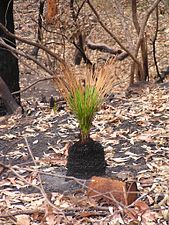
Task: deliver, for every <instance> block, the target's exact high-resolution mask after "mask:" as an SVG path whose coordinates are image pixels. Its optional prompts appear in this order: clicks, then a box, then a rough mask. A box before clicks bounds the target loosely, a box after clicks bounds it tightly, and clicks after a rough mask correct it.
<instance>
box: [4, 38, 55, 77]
mask: <svg viewBox="0 0 169 225" xmlns="http://www.w3.org/2000/svg"><path fill="white" fill-rule="evenodd" d="M0 44H1V45H2V46H4V47H5V48H6V49H8V50H9V51H11V53H15V54H16V55H21V56H23V57H25V58H27V59H29V60H32V61H33V62H34V63H36V64H37V65H38V66H40V67H41V68H42V69H43V70H44V71H46V72H47V73H49V74H50V75H52V76H53V72H52V71H50V70H49V69H48V68H47V67H46V66H44V65H43V64H42V63H41V62H39V61H38V60H37V59H36V58H35V57H33V56H32V55H29V54H27V53H24V52H23V51H20V50H18V49H15V48H13V47H12V46H10V45H8V44H6V43H5V41H4V40H3V39H2V38H0Z"/></svg>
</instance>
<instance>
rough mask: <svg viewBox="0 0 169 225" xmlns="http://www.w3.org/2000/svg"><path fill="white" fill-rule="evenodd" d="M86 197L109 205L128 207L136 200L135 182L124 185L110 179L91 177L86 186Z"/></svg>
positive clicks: (124, 183)
mask: <svg viewBox="0 0 169 225" xmlns="http://www.w3.org/2000/svg"><path fill="white" fill-rule="evenodd" d="M87 195H88V197H89V198H93V199H95V200H96V201H103V202H106V203H108V204H111V205H118V204H119V203H121V204H123V205H130V204H131V203H132V202H134V201H135V200H136V199H137V186H136V184H135V182H132V183H126V182H122V181H119V180H113V179H111V178H103V177H92V178H91V181H90V183H89V185H88V191H87Z"/></svg>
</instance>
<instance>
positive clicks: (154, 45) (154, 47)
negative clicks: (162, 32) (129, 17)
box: [152, 6, 163, 82]
mask: <svg viewBox="0 0 169 225" xmlns="http://www.w3.org/2000/svg"><path fill="white" fill-rule="evenodd" d="M158 19H159V13H158V6H157V7H156V27H155V34H154V37H153V40H152V44H153V58H154V64H155V67H156V71H157V76H158V80H157V82H163V78H162V76H161V74H160V72H159V69H158V65H157V59H156V40H157V33H158V25H159V23H158Z"/></svg>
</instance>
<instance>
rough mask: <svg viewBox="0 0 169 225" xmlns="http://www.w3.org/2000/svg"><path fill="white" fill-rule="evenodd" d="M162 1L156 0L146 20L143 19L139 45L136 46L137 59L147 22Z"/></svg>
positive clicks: (145, 17)
mask: <svg viewBox="0 0 169 225" xmlns="http://www.w3.org/2000/svg"><path fill="white" fill-rule="evenodd" d="M161 1H162V0H156V1H155V2H154V3H153V4H152V6H151V7H150V8H149V9H148V11H147V13H146V15H145V16H144V19H143V22H142V24H141V26H140V32H139V36H138V41H137V44H136V50H135V57H137V55H138V51H139V48H140V44H141V41H142V38H143V37H144V31H145V27H146V25H147V21H148V19H149V17H150V15H151V13H152V12H153V11H154V9H155V8H156V7H157V5H158V4H159V3H160V2H161Z"/></svg>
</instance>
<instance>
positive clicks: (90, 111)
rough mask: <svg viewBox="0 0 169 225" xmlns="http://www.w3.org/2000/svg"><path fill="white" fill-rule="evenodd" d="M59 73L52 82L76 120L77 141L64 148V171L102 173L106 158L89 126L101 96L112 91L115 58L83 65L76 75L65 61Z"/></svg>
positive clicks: (80, 175)
mask: <svg viewBox="0 0 169 225" xmlns="http://www.w3.org/2000/svg"><path fill="white" fill-rule="evenodd" d="M61 71H62V74H63V75H62V76H59V77H58V76H57V77H56V78H55V84H56V86H57V88H58V89H59V91H60V93H61V94H62V95H63V97H64V99H65V100H66V102H67V104H68V106H69V108H70V110H71V112H72V113H73V114H74V115H75V117H76V119H77V121H78V123H79V129H80V132H79V141H78V142H76V143H74V144H73V145H72V146H71V147H70V149H69V152H68V159H67V169H68V171H67V175H69V176H75V177H78V178H84V179H88V178H90V177H91V176H93V175H96V176H97V175H98V176H101V175H104V174H105V169H106V162H105V157H104V150H103V147H102V145H101V144H100V143H98V142H96V141H94V140H92V139H91V137H90V129H91V127H92V122H93V120H94V118H95V115H96V113H97V111H98V110H99V109H100V107H101V105H102V103H103V101H104V99H105V97H107V96H108V95H109V94H110V93H111V91H112V84H113V82H114V78H115V62H114V60H111V61H109V62H107V63H106V64H105V65H104V66H103V67H102V68H101V69H100V70H97V69H96V70H95V72H93V70H91V69H85V70H84V71H83V74H81V75H80V76H77V75H76V73H75V72H73V71H72V69H71V68H70V67H69V66H68V65H64V66H62V68H61Z"/></svg>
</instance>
